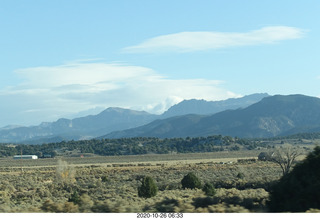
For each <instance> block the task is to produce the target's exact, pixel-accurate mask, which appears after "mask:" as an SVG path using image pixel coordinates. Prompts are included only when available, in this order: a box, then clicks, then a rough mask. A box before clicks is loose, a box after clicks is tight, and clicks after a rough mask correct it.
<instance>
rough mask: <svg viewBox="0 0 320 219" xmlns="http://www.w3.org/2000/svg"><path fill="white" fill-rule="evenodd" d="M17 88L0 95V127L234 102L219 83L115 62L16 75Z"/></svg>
mask: <svg viewBox="0 0 320 219" xmlns="http://www.w3.org/2000/svg"><path fill="white" fill-rule="evenodd" d="M16 74H18V75H19V76H20V77H21V79H22V83H21V84H19V85H17V86H13V87H7V88H4V89H2V90H0V101H1V102H3V103H6V104H5V105H3V107H2V112H3V115H4V116H3V117H2V118H1V121H0V127H1V126H5V125H8V124H9V122H10V123H11V124H12V122H14V123H15V124H21V125H26V124H29V123H30V121H33V122H32V124H38V123H39V122H42V121H53V120H55V119H57V118H60V117H64V116H65V117H68V116H71V115H72V114H74V113H77V112H80V111H85V110H88V109H91V108H96V107H110V106H111V107H112V106H117V107H123V108H131V109H138V110H147V111H149V112H153V113H161V112H163V111H164V110H166V109H168V108H169V107H170V106H171V105H173V104H176V103H178V102H180V101H181V100H183V99H192V98H197V99H198V98H200V99H201V98H202V99H207V100H221V99H227V98H230V97H238V96H239V95H236V94H234V93H232V92H230V91H227V90H225V89H223V88H221V87H220V85H221V84H222V82H221V81H217V80H205V79H201V78H199V79H183V80H179V79H170V78H166V77H164V76H162V75H161V74H159V73H157V72H155V71H154V70H152V69H150V68H146V67H141V66H133V65H126V64H121V63H102V62H94V63H92V62H73V63H67V64H63V65H59V66H42V67H35V68H26V69H19V70H16Z"/></svg>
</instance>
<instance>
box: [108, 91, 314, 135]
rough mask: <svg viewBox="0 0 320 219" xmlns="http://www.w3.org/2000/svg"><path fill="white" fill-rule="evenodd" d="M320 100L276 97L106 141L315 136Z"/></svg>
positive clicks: (159, 123)
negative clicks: (156, 138)
mask: <svg viewBox="0 0 320 219" xmlns="http://www.w3.org/2000/svg"><path fill="white" fill-rule="evenodd" d="M319 109H320V99H319V98H316V97H309V96H304V95H288V96H282V95H276V96H270V97H265V98H263V99H262V100H261V101H260V102H258V103H255V104H253V105H251V106H249V107H247V108H245V109H237V110H227V111H223V112H220V113H217V114H214V115H209V116H208V115H207V116H200V115H186V116H178V117H173V118H169V119H163V120H157V121H153V122H151V123H149V124H147V125H144V126H142V127H138V128H134V129H130V130H125V131H120V132H113V133H110V134H108V135H105V136H103V138H122V137H138V136H144V137H159V138H171V137H187V136H190V137H197V136H209V135H217V134H221V135H227V136H238V137H274V136H279V135H286V134H295V133H299V132H301V131H303V132H313V131H315V130H319V127H320V110H319Z"/></svg>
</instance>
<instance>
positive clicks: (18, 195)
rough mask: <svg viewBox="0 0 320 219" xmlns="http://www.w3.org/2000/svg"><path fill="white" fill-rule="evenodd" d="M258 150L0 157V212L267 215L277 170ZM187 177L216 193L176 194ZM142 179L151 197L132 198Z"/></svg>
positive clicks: (183, 191) (193, 191)
mask: <svg viewBox="0 0 320 219" xmlns="http://www.w3.org/2000/svg"><path fill="white" fill-rule="evenodd" d="M258 153H259V152H258V151H248V153H245V152H239V151H235V152H216V153H203V154H200V153H198V154H176V155H145V156H119V157H90V158H63V157H61V158H56V159H41V160H40V159H39V160H23V161H19V160H9V159H2V160H1V161H0V181H1V185H0V212H69V213H71V212H267V211H268V209H267V208H266V201H267V200H268V197H269V193H268V191H269V189H270V186H271V185H272V184H273V183H274V182H275V181H276V180H278V179H279V178H280V177H281V169H280V168H279V167H278V166H277V165H276V164H274V163H271V162H262V161H257V160H256V159H255V158H256V157H257V155H258ZM252 158H253V159H252ZM189 172H193V173H195V174H196V176H197V177H198V178H199V179H200V180H201V182H202V184H204V183H211V184H213V185H214V187H215V188H216V194H215V195H214V196H207V195H205V193H204V192H203V191H202V190H200V189H182V186H181V179H182V178H183V177H184V176H185V175H186V174H187V173H189ZM144 176H150V177H152V178H153V179H154V180H155V182H156V184H157V186H158V189H159V191H158V193H157V195H156V196H155V197H152V198H141V197H139V196H138V187H139V186H140V185H141V179H142V178H143V177H144Z"/></svg>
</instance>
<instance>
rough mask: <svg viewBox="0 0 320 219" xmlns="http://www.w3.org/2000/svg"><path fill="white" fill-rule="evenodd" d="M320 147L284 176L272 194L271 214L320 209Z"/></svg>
mask: <svg viewBox="0 0 320 219" xmlns="http://www.w3.org/2000/svg"><path fill="white" fill-rule="evenodd" d="M319 169H320V147H319V146H317V147H316V148H315V149H314V151H313V152H311V153H310V154H309V155H308V156H307V157H306V159H305V160H304V161H303V162H302V163H300V164H297V165H296V166H295V167H294V168H293V170H292V171H291V172H290V173H288V174H287V175H285V176H283V177H282V178H281V179H280V181H279V182H278V183H277V184H275V185H274V186H273V188H272V191H271V192H270V201H269V202H268V207H269V210H270V211H271V212H288V211H289V212H305V211H307V210H309V209H320V190H319V188H320V171H319Z"/></svg>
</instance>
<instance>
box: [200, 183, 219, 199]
mask: <svg viewBox="0 0 320 219" xmlns="http://www.w3.org/2000/svg"><path fill="white" fill-rule="evenodd" d="M202 191H204V193H205V194H206V195H208V196H214V195H215V194H216V189H215V188H214V186H213V185H212V184H211V183H206V184H205V185H204V186H203V188H202Z"/></svg>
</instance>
